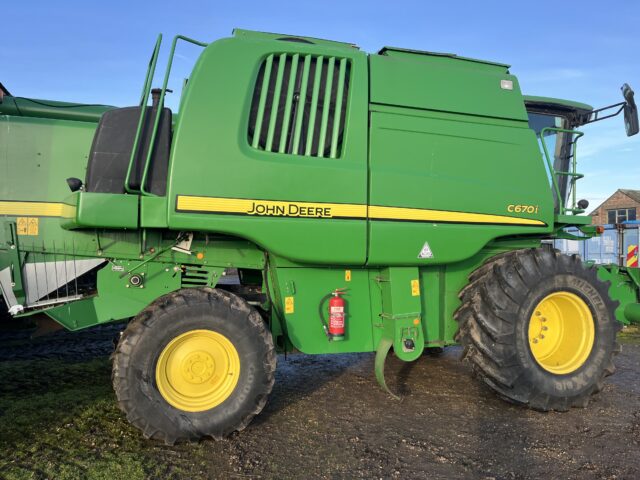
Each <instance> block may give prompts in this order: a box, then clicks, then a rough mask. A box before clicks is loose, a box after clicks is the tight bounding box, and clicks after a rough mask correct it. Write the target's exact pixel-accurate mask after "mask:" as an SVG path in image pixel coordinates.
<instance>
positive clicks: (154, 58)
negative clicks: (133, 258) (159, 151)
mask: <svg viewBox="0 0 640 480" xmlns="http://www.w3.org/2000/svg"><path fill="white" fill-rule="evenodd" d="M161 44H162V34H161V33H160V34H159V35H158V39H157V40H156V46H155V47H154V49H153V53H152V54H151V59H150V60H149V66H148V67H147V76H146V77H145V79H144V84H143V86H142V94H141V95H140V107H141V109H140V119H139V120H138V127H137V128H136V136H135V138H134V140H133V148H132V149H131V157H129V168H128V169H127V176H126V177H125V180H124V190H125V192H127V193H134V192H136V191H135V190H133V189H132V188H131V187H130V186H129V182H130V181H131V170H133V162H134V160H135V158H136V153H137V151H138V144H139V143H140V133H141V132H142V125H143V124H144V117H145V116H146V113H147V109H146V105H147V101H148V99H149V92H150V91H151V84H152V82H153V76H154V74H155V72H156V64H157V63H158V54H159V53H160V45H161Z"/></svg>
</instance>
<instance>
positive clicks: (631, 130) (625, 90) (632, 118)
mask: <svg viewBox="0 0 640 480" xmlns="http://www.w3.org/2000/svg"><path fill="white" fill-rule="evenodd" d="M622 95H623V96H624V100H625V102H626V103H625V105H624V128H625V130H626V131H627V137H630V136H632V135H635V134H636V133H638V130H639V127H638V107H636V102H635V100H634V99H633V90H631V87H630V86H629V85H628V84H626V83H625V84H624V85H622Z"/></svg>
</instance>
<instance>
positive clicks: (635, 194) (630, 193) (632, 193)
mask: <svg viewBox="0 0 640 480" xmlns="http://www.w3.org/2000/svg"><path fill="white" fill-rule="evenodd" d="M618 192H620V193H622V194H623V195H626V196H627V197H629V198H630V199H631V200H633V201H634V202H638V203H640V190H630V189H627V188H619V189H618V190H616V191H615V192H613V193H612V194H611V195H609V196H608V197H607V199H606V200H605V201H604V202H602V203H601V204H600V205H598V206H597V207H596V208H595V209H594V210H593V211H592V212H591V213H590V214H589V215H594V214H595V213H596V212H597V211H598V210H600V208H601V207H602V206H603V205H604V204H605V203H607V202H608V201H609V199H610V198H611V197H613V196H614V195H615V194H616V193H618Z"/></svg>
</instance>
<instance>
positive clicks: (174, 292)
mask: <svg viewBox="0 0 640 480" xmlns="http://www.w3.org/2000/svg"><path fill="white" fill-rule="evenodd" d="M179 41H185V42H189V43H192V44H196V45H199V46H201V47H203V48H204V50H203V52H202V54H201V56H200V58H199V59H198V61H197V64H196V66H195V68H194V70H193V73H192V75H191V78H190V79H189V80H188V82H185V86H184V89H183V92H182V94H181V98H180V106H179V111H178V113H172V112H171V111H170V110H169V109H168V108H166V107H165V106H164V100H165V94H166V93H167V84H168V79H169V74H170V71H171V62H172V59H173V55H174V51H175V47H176V44H177V42H179ZM159 49H160V39H159V40H158V42H157V44H156V47H155V49H154V51H153V54H152V57H151V61H150V64H149V70H148V73H147V76H146V79H145V81H144V87H143V89H142V95H141V98H140V103H139V105H138V106H134V107H127V108H112V107H106V106H104V107H102V106H87V105H79V104H69V103H62V102H53V101H41V100H34V99H27V98H21V97H17V96H11V95H10V94H9V92H8V91H6V90H3V95H2V103H1V104H0V147H1V148H0V175H1V176H0V215H1V216H0V242H1V243H0V286H1V287H2V297H3V299H4V303H5V304H6V307H7V309H8V311H9V312H10V314H11V315H13V316H16V317H24V316H29V315H34V314H36V313H37V314H40V315H39V316H42V314H45V315H46V316H48V317H49V318H50V319H52V320H53V321H55V322H57V323H58V324H60V325H62V326H63V327H65V328H67V329H70V330H80V329H83V328H87V327H91V326H94V325H98V324H103V323H107V322H113V321H121V320H130V319H131V321H130V322H129V323H128V325H127V326H126V329H125V330H124V332H123V334H122V336H121V338H120V341H119V344H118V346H117V348H116V351H115V354H114V356H113V384H114V388H115V391H116V394H117V397H118V402H119V404H120V407H121V408H122V410H123V411H124V412H125V413H126V414H127V418H128V419H129V420H130V421H131V423H133V424H134V425H135V426H137V427H138V428H140V429H141V430H142V431H143V432H144V434H145V435H146V436H147V437H151V438H154V439H160V440H163V441H165V442H167V443H173V442H175V441H177V440H184V439H197V438H200V437H202V436H212V437H215V438H218V437H221V436H224V435H227V434H229V433H231V432H233V431H235V430H241V429H243V428H244V427H245V426H246V425H247V424H248V423H249V422H250V421H251V419H252V417H253V416H254V415H256V414H258V413H259V412H260V411H261V410H262V408H263V406H264V405H265V402H266V401H267V397H268V395H269V393H270V391H271V389H272V386H273V382H274V371H275V368H276V352H283V351H293V350H296V351H301V352H304V353H308V354H315V353H343V352H373V351H375V352H376V361H375V365H376V376H377V378H378V381H379V382H380V384H381V385H382V386H383V387H384V388H386V386H385V382H384V375H383V367H384V360H385V357H386V355H387V353H388V352H389V350H390V349H391V348H393V350H394V352H395V355H396V356H397V357H398V358H399V359H401V360H404V361H413V360H416V359H418V358H419V357H420V356H421V354H422V353H423V351H424V349H425V348H431V347H442V346H446V345H451V344H454V343H461V344H462V345H463V346H464V355H465V357H466V359H467V360H469V361H470V363H471V365H472V366H473V368H474V370H475V371H476V372H477V373H478V374H479V376H480V378H482V379H483V380H484V382H486V383H487V384H488V385H490V386H491V387H492V388H493V389H494V390H496V391H497V392H498V394H499V395H500V396H502V397H504V398H506V399H508V400H510V401H512V402H516V403H519V404H523V405H527V406H529V407H531V408H535V409H539V410H567V409H569V408H570V407H573V406H580V407H584V406H586V405H587V403H588V402H589V398H590V396H591V394H592V393H594V392H597V391H598V390H599V389H600V388H601V385H602V379H603V377H604V376H606V375H608V374H611V373H612V372H613V369H614V366H613V363H612V358H613V356H614V354H615V353H616V352H617V350H618V347H617V344H616V332H617V331H618V330H619V328H620V326H621V325H622V324H623V323H628V322H629V321H631V320H639V319H640V305H638V285H639V283H640V275H639V274H638V271H637V270H632V269H624V268H617V267H608V268H606V269H605V268H596V267H594V266H590V265H586V264H583V263H582V262H581V260H580V258H578V257H576V256H573V257H569V256H565V255H561V254H559V253H558V252H557V251H554V250H553V249H550V248H546V246H545V245H544V240H547V239H553V238H567V236H568V234H567V233H566V232H565V231H564V229H565V228H566V227H569V226H574V227H578V228H579V229H580V231H581V232H582V233H583V234H584V237H581V238H586V237H591V236H594V235H596V234H597V233H598V228H597V227H595V226H592V225H591V218H590V217H587V216H581V215H579V214H580V213H583V212H584V210H585V208H587V202H586V201H584V200H578V198H579V197H578V196H577V193H576V184H577V181H578V179H579V178H580V177H581V176H582V175H581V174H579V173H578V171H577V161H576V142H577V141H578V139H579V138H580V136H581V135H582V133H580V132H579V131H578V130H576V128H578V127H580V126H582V125H584V124H587V123H590V122H594V121H596V120H599V119H602V118H607V117H609V116H612V115H614V114H617V113H620V112H622V111H624V117H625V124H626V130H627V134H628V135H633V134H635V133H637V132H638V117H637V111H636V106H635V104H634V100H633V91H632V90H631V89H630V88H629V87H628V86H627V85H625V86H624V87H623V94H624V101H623V102H621V103H618V104H615V105H612V106H609V107H606V108H605V109H598V110H594V109H593V108H592V107H590V106H589V105H585V104H582V103H576V102H572V101H565V100H556V99H550V98H539V97H527V96H523V95H522V94H521V92H520V87H519V85H518V80H517V79H516V77H514V76H513V75H511V74H510V73H509V67H508V66H507V65H503V64H499V63H493V62H487V61H482V60H475V59H471V58H464V57H459V56H456V55H451V54H441V53H432V52H422V51H413V50H404V49H400V48H392V47H385V48H383V49H382V50H380V51H379V52H378V53H377V54H372V55H368V54H366V53H364V52H362V51H360V50H359V49H358V48H356V47H355V46H353V45H350V44H345V43H339V42H332V41H326V40H318V39H313V38H301V37H292V36H287V35H276V34H266V33H256V32H248V31H241V30H236V31H235V32H234V35H233V37H232V38H226V39H222V40H218V41H216V42H214V43H211V44H205V43H201V42H197V41H194V40H191V39H189V38H186V37H182V36H178V37H176V38H175V39H174V41H173V44H172V47H171V53H170V56H169V64H168V67H167V69H166V74H165V76H164V81H163V84H162V88H159V89H155V90H152V88H151V87H152V80H153V77H154V72H155V67H156V62H157V58H158V52H159ZM150 96H151V97H152V98H153V100H152V101H151V103H152V105H149V102H150Z"/></svg>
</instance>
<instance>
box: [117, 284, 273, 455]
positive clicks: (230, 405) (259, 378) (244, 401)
mask: <svg viewBox="0 0 640 480" xmlns="http://www.w3.org/2000/svg"><path fill="white" fill-rule="evenodd" d="M275 368H276V355H275V349H274V345H273V339H272V336H271V334H270V332H269V331H268V330H267V328H266V325H265V323H264V321H263V320H262V318H261V316H260V315H259V314H258V312H257V311H256V310H255V309H253V308H252V307H251V306H250V305H248V304H247V303H246V302H245V301H244V300H243V299H241V298H240V297H237V296H236V295H233V294H231V293H228V292H225V291H222V290H215V289H211V288H202V289H182V290H178V291H176V292H173V293H170V294H168V295H165V296H163V297H161V298H159V299H158V300H156V301H155V302H154V303H152V304H151V305H150V306H149V307H147V308H146V309H144V310H143V311H142V312H141V313H140V314H139V315H138V316H137V317H136V318H135V319H134V320H132V321H131V323H130V324H129V325H128V327H127V329H126V330H125V331H124V332H123V334H122V337H121V338H120V341H119V342H118V346H117V348H116V351H115V354H114V357H113V374H112V379H113V387H114V390H115V393H116V396H117V398H118V404H119V406H120V408H121V410H122V411H123V412H125V413H126V415H127V419H128V420H129V422H131V423H132V424H133V425H134V426H136V427H138V428H139V429H140V430H142V432H143V434H144V435H145V437H147V438H152V439H157V440H162V441H164V442H165V443H166V444H169V445H172V444H174V443H175V442H176V441H181V440H187V441H189V440H198V439H200V438H202V437H213V438H216V439H219V438H222V437H224V436H227V435H229V434H230V433H232V432H234V431H237V430H242V429H244V428H245V427H246V426H247V425H248V424H249V422H250V421H251V419H252V418H253V417H254V416H255V415H257V414H258V413H260V411H261V410H262V408H263V407H264V405H265V404H266V401H267V397H268V395H269V393H270V392H271V389H272V387H273V384H274V373H275Z"/></svg>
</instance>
